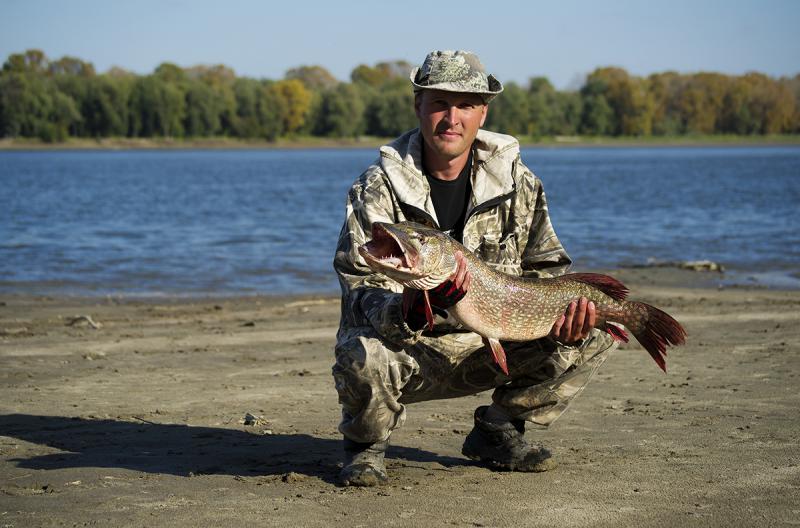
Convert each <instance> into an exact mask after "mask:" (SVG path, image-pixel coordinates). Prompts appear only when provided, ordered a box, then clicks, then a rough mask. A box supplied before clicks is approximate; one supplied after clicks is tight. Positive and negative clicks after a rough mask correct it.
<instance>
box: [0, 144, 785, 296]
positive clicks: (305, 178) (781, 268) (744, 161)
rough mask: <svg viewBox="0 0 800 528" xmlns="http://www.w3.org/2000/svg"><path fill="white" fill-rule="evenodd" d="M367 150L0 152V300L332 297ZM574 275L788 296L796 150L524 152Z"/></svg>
mask: <svg viewBox="0 0 800 528" xmlns="http://www.w3.org/2000/svg"><path fill="white" fill-rule="evenodd" d="M375 157H376V150H375V149H352V150H350V149H347V150H335V149H320V150H235V151H221V150H213V151H202V150H198V151H140V150H137V151H51V152H0V292H12V293H13V292H18V293H19V292H22V293H37V294H76V295H106V294H115V295H128V296H139V295H142V296H157V295H189V296H193V295H235V294H236V295H238V294H288V293H335V292H337V291H338V285H337V282H336V278H335V275H334V273H333V271H332V267H331V262H332V259H333V252H334V247H335V243H336V238H337V236H338V233H339V229H340V227H341V224H342V221H343V219H344V204H345V195H346V192H347V189H348V187H349V186H350V184H351V183H352V181H353V180H354V179H355V178H356V177H357V176H358V175H359V174H360V173H361V171H363V169H364V168H365V167H366V166H368V165H369V164H370V163H371V162H372V161H373V160H374V159H375ZM522 158H523V160H524V161H525V162H526V164H527V165H528V166H529V167H531V168H532V169H533V170H534V172H535V173H536V174H537V175H538V176H539V177H540V178H541V179H542V180H543V182H544V188H545V192H546V194H547V198H548V203H549V207H550V214H551V217H552V220H553V224H554V225H555V228H556V231H557V233H558V235H559V238H560V239H561V241H562V243H563V244H564V246H565V247H566V248H567V250H568V251H569V253H570V255H571V256H572V258H573V260H574V261H575V264H576V267H577V268H579V269H581V270H590V269H593V268H594V269H597V268H611V267H616V266H620V265H637V264H643V263H646V262H648V260H649V259H655V260H664V261H666V260H699V259H709V260H714V261H717V262H720V263H722V264H723V265H725V266H726V267H727V268H728V269H729V270H730V272H731V273H728V274H727V275H726V276H727V277H729V279H730V280H734V281H736V280H738V281H747V282H750V283H752V282H755V283H759V284H764V285H767V286H781V287H800V275H798V272H799V271H800V220H798V209H799V207H798V206H799V205H800V148H797V147H757V148H745V147H741V148H740V147H725V148H706V147H680V148H679V147H676V148H560V149H543V148H527V149H523V151H522Z"/></svg>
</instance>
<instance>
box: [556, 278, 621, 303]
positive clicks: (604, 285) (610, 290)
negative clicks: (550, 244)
mask: <svg viewBox="0 0 800 528" xmlns="http://www.w3.org/2000/svg"><path fill="white" fill-rule="evenodd" d="M558 279H560V280H573V281H575V282H582V283H584V284H588V285H589V286H592V287H594V288H597V289H598V290H600V291H601V292H603V293H605V294H606V295H608V296H609V297H611V298H612V299H614V300H615V301H624V300H625V297H627V296H628V288H627V287H626V286H625V285H624V284H622V283H621V282H620V281H618V280H617V279H615V278H614V277H610V276H608V275H602V274H600V273H568V274H566V275H561V276H560V277H558Z"/></svg>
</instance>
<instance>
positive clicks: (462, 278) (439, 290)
mask: <svg viewBox="0 0 800 528" xmlns="http://www.w3.org/2000/svg"><path fill="white" fill-rule="evenodd" d="M455 257H456V270H455V271H454V272H453V274H452V275H450V277H448V278H447V280H446V281H444V282H443V283H441V284H440V285H439V286H437V287H435V288H433V289H432V290H430V291H429V292H428V296H429V297H430V300H431V306H432V307H433V308H438V309H439V310H447V309H448V308H450V307H451V306H453V305H454V304H456V303H457V302H458V301H460V300H461V299H463V298H464V296H465V295H466V294H467V290H469V285H470V282H471V281H472V275H470V274H469V271H468V270H467V259H466V257H464V254H463V253H462V252H461V251H456V254H455Z"/></svg>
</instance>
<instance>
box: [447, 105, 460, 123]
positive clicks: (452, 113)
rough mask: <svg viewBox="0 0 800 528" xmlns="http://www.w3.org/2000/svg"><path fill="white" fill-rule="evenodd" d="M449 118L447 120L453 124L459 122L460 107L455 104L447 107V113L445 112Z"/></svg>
mask: <svg viewBox="0 0 800 528" xmlns="http://www.w3.org/2000/svg"><path fill="white" fill-rule="evenodd" d="M445 117H446V118H447V122H448V123H450V124H451V125H455V124H457V123H458V119H459V118H458V107H457V106H455V105H453V106H450V107H448V108H447V113H446V114H445Z"/></svg>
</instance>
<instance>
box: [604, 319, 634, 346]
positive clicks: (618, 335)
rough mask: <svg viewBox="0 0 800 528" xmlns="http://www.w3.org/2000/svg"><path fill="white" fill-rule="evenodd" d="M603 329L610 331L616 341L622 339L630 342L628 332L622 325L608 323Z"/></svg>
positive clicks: (623, 341)
mask: <svg viewBox="0 0 800 528" xmlns="http://www.w3.org/2000/svg"><path fill="white" fill-rule="evenodd" d="M603 330H604V331H605V332H606V333H608V334H609V335H610V336H611V337H612V338H613V339H614V341H621V342H622V343H627V342H628V333H627V332H626V331H625V329H624V328H622V327H621V326H617V325H615V324H613V323H606V325H605V327H604V328H603Z"/></svg>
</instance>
